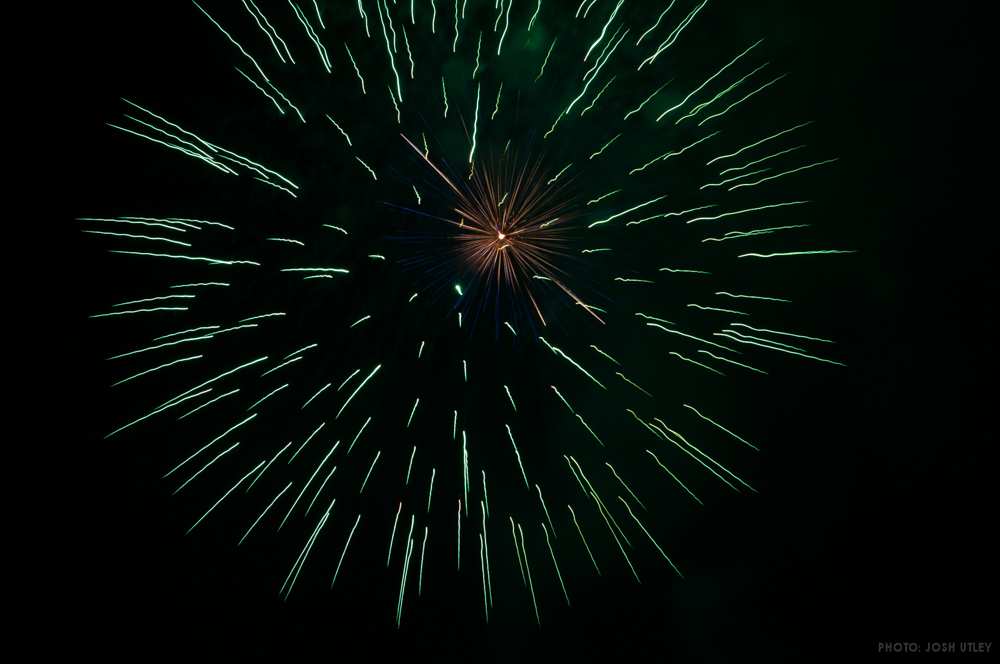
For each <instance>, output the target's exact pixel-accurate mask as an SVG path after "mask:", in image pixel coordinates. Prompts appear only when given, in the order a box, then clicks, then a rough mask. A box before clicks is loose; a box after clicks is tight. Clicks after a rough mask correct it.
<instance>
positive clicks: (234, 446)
mask: <svg viewBox="0 0 1000 664" xmlns="http://www.w3.org/2000/svg"><path fill="white" fill-rule="evenodd" d="M239 446H240V444H239V443H233V444H232V445H230V446H229V447H227V448H226V449H224V450H222V451H221V452H219V454H217V455H216V456H215V458H213V459H212V460H211V461H209V462H208V463H206V464H205V465H204V466H202V467H201V469H200V470H198V472H196V473H195V474H194V475H192V476H191V477H189V478H188V479H187V481H185V482H184V483H183V484H181V485H180V486H179V487H177V488H176V489H174V491H173V493H172V494H171V495H174V496H176V495H177V494H178V493H180V491H181V489H183V488H184V487H186V486H187V485H188V484H190V483H191V482H193V481H194V480H195V479H196V478H197V477H198V476H199V475H201V474H202V473H203V472H205V471H206V470H208V469H209V468H210V467H211V466H212V465H213V464H215V462H216V461H218V460H219V459H221V458H222V457H224V456H226V455H227V454H229V453H230V452H232V451H233V450H234V449H236V448H237V447H239ZM262 463H263V462H262ZM258 467H259V466H258ZM254 470H256V469H254Z"/></svg>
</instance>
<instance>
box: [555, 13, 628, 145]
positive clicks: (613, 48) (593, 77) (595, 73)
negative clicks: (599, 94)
mask: <svg viewBox="0 0 1000 664" xmlns="http://www.w3.org/2000/svg"><path fill="white" fill-rule="evenodd" d="M627 35H628V30H626V31H625V33H624V34H623V35H622V36H621V37H619V38H618V41H616V42H615V43H614V45H612V46H611V47H610V49H608V51H607V52H606V54H605V55H603V57H601V58H599V59H598V61H597V63H595V65H594V67H593V74H592V75H591V76H590V78H589V79H587V81H586V82H585V83H584V85H583V90H581V91H580V94H579V95H577V96H576V98H574V99H573V101H571V102H570V103H569V106H567V107H566V109H565V110H563V112H562V113H560V114H559V115H558V116H556V119H555V121H554V122H553V123H552V127H551V128H549V130H548V131H547V132H546V133H545V134H544V135H543V136H542V138H548V137H549V135H550V134H552V132H554V131H555V130H556V125H558V124H559V120H561V119H562V118H563V117H564V116H567V115H569V113H570V112H571V111H572V110H573V107H574V106H576V104H577V102H579V101H580V100H581V99H583V97H584V96H585V95H586V94H587V90H588V89H589V88H590V84H591V83H593V82H594V81H596V80H597V77H598V75H600V73H601V70H602V69H603V68H604V65H605V64H607V62H608V60H610V59H611V56H612V55H614V52H615V51H616V50H618V46H619V45H620V44H621V43H622V41H623V40H624V39H625V37H626V36H627Z"/></svg>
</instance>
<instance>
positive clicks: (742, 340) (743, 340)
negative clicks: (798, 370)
mask: <svg viewBox="0 0 1000 664" xmlns="http://www.w3.org/2000/svg"><path fill="white" fill-rule="evenodd" d="M716 334H717V335H718V336H720V337H726V338H727V339H732V340H733V341H735V342H737V343H741V344H748V345H751V346H759V347H760V348H766V349H767V350H775V351H778V352H780V353H788V354H789V355H797V356H799V357H804V358H806V359H809V360H816V361H817V362H823V363H825V364H834V365H837V366H839V367H846V366H847V365H846V364H844V363H843V362H837V361H836V360H827V359H825V358H822V357H817V356H815V355H809V354H807V353H802V352H799V351H796V350H789V349H787V348H778V347H777V346H770V345H767V344H761V343H757V342H756V341H750V340H748V339H746V338H737V337H733V336H730V335H728V334H723V333H719V332H717V333H716ZM771 343H774V342H771Z"/></svg>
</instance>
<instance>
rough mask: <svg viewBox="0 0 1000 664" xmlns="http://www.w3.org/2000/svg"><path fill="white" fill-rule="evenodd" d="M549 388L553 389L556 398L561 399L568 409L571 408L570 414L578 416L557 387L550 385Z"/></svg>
mask: <svg viewBox="0 0 1000 664" xmlns="http://www.w3.org/2000/svg"><path fill="white" fill-rule="evenodd" d="M549 387H551V388H552V391H553V392H555V393H556V396H557V397H559V400H560V401H562V402H563V403H564V404H566V407H567V408H569V412H571V413H573V414H574V415H576V411H575V410H573V406H571V405H569V402H568V401H566V398H565V397H564V396H563V395H562V393H561V392H559V390H558V388H556V386H555V385H550V386H549Z"/></svg>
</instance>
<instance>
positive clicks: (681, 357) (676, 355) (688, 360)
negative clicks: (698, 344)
mask: <svg viewBox="0 0 1000 664" xmlns="http://www.w3.org/2000/svg"><path fill="white" fill-rule="evenodd" d="M669 354H670V355H673V356H674V357H676V358H678V359H681V360H684V361H685V362H690V363H691V364H694V365H697V366H699V367H701V368H703V369H708V370H709V371H711V372H712V373H717V374H719V375H720V376H725V375H726V374H724V373H722V372H721V371H719V370H718V369H715V368H712V367H710V366H708V365H707V364H702V363H701V362H698V361H697V360H692V359H691V358H690V357H684V356H683V355H681V354H680V353H678V352H676V351H670V353H669Z"/></svg>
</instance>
